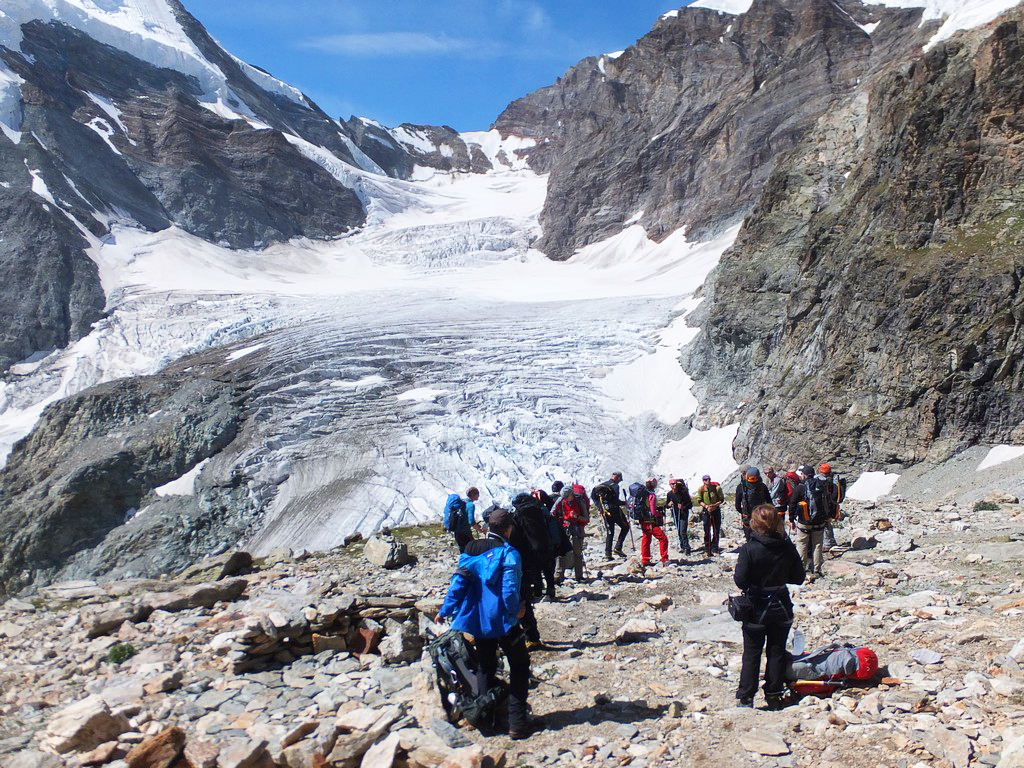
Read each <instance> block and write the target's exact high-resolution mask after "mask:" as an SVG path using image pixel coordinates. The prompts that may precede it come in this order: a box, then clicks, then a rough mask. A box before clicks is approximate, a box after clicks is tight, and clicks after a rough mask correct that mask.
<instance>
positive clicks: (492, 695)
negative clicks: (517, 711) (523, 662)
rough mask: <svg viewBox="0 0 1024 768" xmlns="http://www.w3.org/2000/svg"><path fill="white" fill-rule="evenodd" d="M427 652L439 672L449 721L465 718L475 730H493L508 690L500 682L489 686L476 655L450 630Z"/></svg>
mask: <svg viewBox="0 0 1024 768" xmlns="http://www.w3.org/2000/svg"><path fill="white" fill-rule="evenodd" d="M427 650H428V651H429V653H430V660H431V662H433V665H434V670H435V671H436V672H437V687H438V690H439V691H440V693H441V704H442V706H444V711H445V714H446V715H447V716H448V721H449V722H451V723H457V722H458V721H459V719H460V718H465V719H466V722H468V723H469V724H470V725H472V726H474V727H476V728H485V729H490V728H494V719H495V714H496V712H497V709H498V705H499V704H500V703H501V702H502V700H503V699H504V698H505V696H506V695H507V694H508V687H507V686H506V685H505V683H504V682H503V681H501V680H498V681H496V682H495V684H494V685H493V686H488V684H487V675H486V674H484V672H483V670H482V669H481V667H480V661H479V659H478V658H477V655H476V651H475V649H474V648H473V646H471V645H470V644H469V643H468V642H466V638H465V637H464V636H463V634H462V633H461V632H458V631H456V630H449V631H448V632H445V633H444V634H443V635H440V636H439V637H437V638H435V639H434V640H432V641H431V642H430V645H428V646H427Z"/></svg>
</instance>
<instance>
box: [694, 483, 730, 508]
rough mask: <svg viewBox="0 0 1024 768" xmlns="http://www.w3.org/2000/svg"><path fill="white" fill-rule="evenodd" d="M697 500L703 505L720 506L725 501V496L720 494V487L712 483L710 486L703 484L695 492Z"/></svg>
mask: <svg viewBox="0 0 1024 768" xmlns="http://www.w3.org/2000/svg"><path fill="white" fill-rule="evenodd" d="M704 494H707V496H708V498H707V499H706V500H705V498H704ZM697 498H698V499H699V500H700V501H702V502H704V503H705V504H721V503H722V502H723V501H725V494H723V493H722V486H721V485H719V484H718V483H716V482H714V481H712V482H711V484H710V485H708V484H707V483H705V484H704V485H702V486H701V487H700V490H699V491H697Z"/></svg>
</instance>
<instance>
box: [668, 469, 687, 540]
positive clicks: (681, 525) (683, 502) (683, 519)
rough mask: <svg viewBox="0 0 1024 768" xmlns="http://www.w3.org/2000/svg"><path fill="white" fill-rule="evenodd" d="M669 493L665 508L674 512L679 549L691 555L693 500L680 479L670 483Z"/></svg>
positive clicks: (674, 479) (672, 479)
mask: <svg viewBox="0 0 1024 768" xmlns="http://www.w3.org/2000/svg"><path fill="white" fill-rule="evenodd" d="M668 487H669V492H668V496H666V498H665V507H666V508H668V509H671V510H672V519H673V521H675V524H676V535H677V536H678V537H679V549H680V550H682V551H683V552H684V553H685V554H687V555H689V554H690V551H691V550H690V510H691V509H693V499H691V498H690V491H689V489H688V488H687V487H686V483H685V482H684V481H682V480H680V479H679V478H675V477H673V478H671V479H670V480H669V481H668Z"/></svg>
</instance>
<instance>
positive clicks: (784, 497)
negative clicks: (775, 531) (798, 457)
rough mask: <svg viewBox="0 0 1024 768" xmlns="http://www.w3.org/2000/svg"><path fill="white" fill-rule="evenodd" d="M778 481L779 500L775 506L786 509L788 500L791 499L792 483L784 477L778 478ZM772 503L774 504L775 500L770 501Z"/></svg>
mask: <svg viewBox="0 0 1024 768" xmlns="http://www.w3.org/2000/svg"><path fill="white" fill-rule="evenodd" d="M779 480H780V482H779V498H778V505H777V506H780V507H788V506H789V500H790V499H792V498H793V481H792V480H790V479H789V477H788V476H786V475H783V476H782V477H780V478H779ZM772 502H775V499H772Z"/></svg>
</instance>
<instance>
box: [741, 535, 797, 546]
mask: <svg viewBox="0 0 1024 768" xmlns="http://www.w3.org/2000/svg"><path fill="white" fill-rule="evenodd" d="M750 540H751V541H756V542H758V543H759V544H761V545H762V546H764V547H767V548H768V549H781V548H783V547H785V546H786V542H787V541H788V540H787V539H786V538H785V537H784V536H765V535H764V534H763V533H751V534H750Z"/></svg>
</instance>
